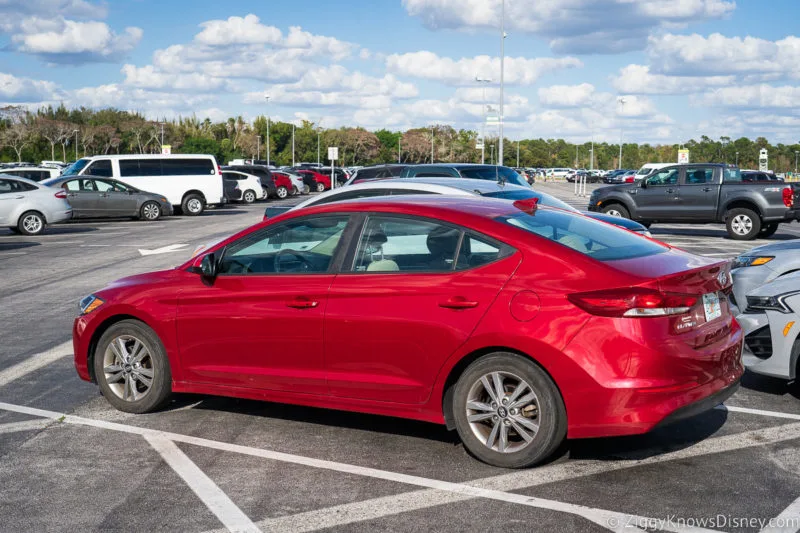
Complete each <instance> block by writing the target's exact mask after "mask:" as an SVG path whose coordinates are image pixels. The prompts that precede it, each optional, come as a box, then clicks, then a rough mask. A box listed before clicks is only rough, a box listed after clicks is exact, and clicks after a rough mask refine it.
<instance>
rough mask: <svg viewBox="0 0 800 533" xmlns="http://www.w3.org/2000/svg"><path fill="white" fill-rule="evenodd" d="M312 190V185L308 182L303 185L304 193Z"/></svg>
mask: <svg viewBox="0 0 800 533" xmlns="http://www.w3.org/2000/svg"><path fill="white" fill-rule="evenodd" d="M310 192H311V187H309V186H308V183H306V184H304V185H303V194H308V193H310Z"/></svg>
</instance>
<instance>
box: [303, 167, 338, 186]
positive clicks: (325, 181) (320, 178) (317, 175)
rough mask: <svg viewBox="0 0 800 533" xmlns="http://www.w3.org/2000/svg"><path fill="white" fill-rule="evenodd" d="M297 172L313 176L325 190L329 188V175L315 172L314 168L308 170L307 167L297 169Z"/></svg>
mask: <svg viewBox="0 0 800 533" xmlns="http://www.w3.org/2000/svg"><path fill="white" fill-rule="evenodd" d="M297 173H298V174H304V175H308V176H313V177H314V181H315V182H317V183H321V184H322V185H324V186H325V190H326V191H327V190H329V189H330V188H331V177H330V176H329V175H325V174H321V173H319V172H316V171H314V170H308V169H305V170H298V171H297Z"/></svg>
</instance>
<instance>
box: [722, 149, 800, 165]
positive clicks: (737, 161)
mask: <svg viewBox="0 0 800 533" xmlns="http://www.w3.org/2000/svg"><path fill="white" fill-rule="evenodd" d="M795 153H797V152H795ZM736 166H737V167H738V166H739V152H736Z"/></svg>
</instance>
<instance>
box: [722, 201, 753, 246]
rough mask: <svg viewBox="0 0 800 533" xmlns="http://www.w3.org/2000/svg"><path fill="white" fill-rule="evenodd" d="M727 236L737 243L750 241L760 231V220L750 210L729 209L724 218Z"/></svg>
mask: <svg viewBox="0 0 800 533" xmlns="http://www.w3.org/2000/svg"><path fill="white" fill-rule="evenodd" d="M725 225H726V227H727V228H728V235H730V237H731V239H734V240H737V241H751V240H753V239H755V238H756V236H758V233H759V232H760V231H761V219H760V218H758V215H757V214H756V213H755V212H754V211H753V210H752V209H747V208H744V207H739V208H737V209H731V210H730V211H728V216H727V217H725Z"/></svg>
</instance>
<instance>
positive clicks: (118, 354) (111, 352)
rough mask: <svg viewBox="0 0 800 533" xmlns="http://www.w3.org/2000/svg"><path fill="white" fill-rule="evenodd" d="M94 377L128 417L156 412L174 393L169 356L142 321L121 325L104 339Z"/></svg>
mask: <svg viewBox="0 0 800 533" xmlns="http://www.w3.org/2000/svg"><path fill="white" fill-rule="evenodd" d="M94 375H95V378H96V379H97V383H98V384H99V385H100V392H102V393H103V396H105V398H106V400H108V403H110V404H111V405H112V406H114V407H115V408H116V409H119V410H120V411H124V412H126V413H137V414H139V413H149V412H151V411H155V410H156V409H158V408H159V407H161V406H162V405H164V404H165V403H166V402H167V400H168V399H169V397H170V395H171V393H172V373H171V372H170V366H169V359H168V358H167V352H166V350H165V349H164V346H163V345H162V344H161V341H160V340H159V338H158V336H157V335H156V334H155V332H154V331H153V330H152V329H150V328H149V327H147V326H146V325H145V324H143V323H142V322H139V321H138V320H123V321H121V322H117V323H116V324H114V325H113V326H111V327H110V328H108V330H107V331H106V332H105V333H104V334H103V336H102V337H100V341H99V342H98V343H97V348H96V349H95V352H94Z"/></svg>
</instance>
